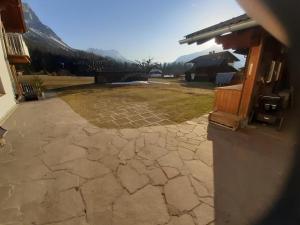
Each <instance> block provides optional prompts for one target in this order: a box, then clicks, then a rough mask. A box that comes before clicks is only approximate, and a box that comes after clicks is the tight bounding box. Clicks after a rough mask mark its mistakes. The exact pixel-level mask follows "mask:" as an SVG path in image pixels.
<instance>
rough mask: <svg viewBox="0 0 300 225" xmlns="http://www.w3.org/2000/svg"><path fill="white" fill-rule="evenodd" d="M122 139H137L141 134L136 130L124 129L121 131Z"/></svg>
mask: <svg viewBox="0 0 300 225" xmlns="http://www.w3.org/2000/svg"><path fill="white" fill-rule="evenodd" d="M120 133H121V135H122V137H124V138H126V139H129V140H130V139H136V138H138V137H139V136H140V132H139V131H138V130H136V129H123V130H120Z"/></svg>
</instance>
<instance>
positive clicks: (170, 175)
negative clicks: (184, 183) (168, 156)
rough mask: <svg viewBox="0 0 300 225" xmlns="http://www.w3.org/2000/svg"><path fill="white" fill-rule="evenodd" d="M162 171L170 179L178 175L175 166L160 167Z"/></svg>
mask: <svg viewBox="0 0 300 225" xmlns="http://www.w3.org/2000/svg"><path fill="white" fill-rule="evenodd" d="M162 169H163V171H164V172H165V174H166V175H167V177H168V178H169V179H172V178H174V177H176V176H178V175H179V171H178V170H177V169H175V168H171V167H162Z"/></svg>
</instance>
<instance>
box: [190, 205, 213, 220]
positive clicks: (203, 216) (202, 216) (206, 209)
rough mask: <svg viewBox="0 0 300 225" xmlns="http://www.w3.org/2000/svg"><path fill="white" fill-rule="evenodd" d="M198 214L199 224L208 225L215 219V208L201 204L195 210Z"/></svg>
mask: <svg viewBox="0 0 300 225" xmlns="http://www.w3.org/2000/svg"><path fill="white" fill-rule="evenodd" d="M193 212H194V213H195V215H196V218H197V222H198V225H207V224H209V223H211V222H213V221H214V220H215V215H214V208H212V207H210V206H208V205H206V204H201V205H200V206H198V207H197V208H196V209H194V210H193Z"/></svg>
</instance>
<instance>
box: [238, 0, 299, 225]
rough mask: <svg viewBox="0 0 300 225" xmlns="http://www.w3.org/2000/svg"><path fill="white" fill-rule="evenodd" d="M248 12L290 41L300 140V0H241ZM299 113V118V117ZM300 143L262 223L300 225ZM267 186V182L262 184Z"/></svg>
mask: <svg viewBox="0 0 300 225" xmlns="http://www.w3.org/2000/svg"><path fill="white" fill-rule="evenodd" d="M238 1H239V2H240V4H241V5H242V6H243V7H244V9H245V10H246V11H247V13H248V14H249V15H250V16H251V17H253V18H254V19H255V20H256V21H257V22H259V23H260V24H261V25H262V26H263V27H264V28H265V29H266V30H268V31H269V32H270V33H272V34H273V35H274V36H275V37H276V38H277V39H279V40H281V42H283V43H285V44H287V45H288V46H289V47H290V49H289V59H290V62H289V63H290V68H291V74H292V75H293V76H292V77H291V79H292V83H293V86H294V88H295V93H294V99H295V114H294V115H296V116H294V117H293V119H294V120H293V121H294V126H297V127H296V128H297V134H298V135H297V136H296V137H297V141H298V142H299V138H298V137H299V122H300V121H299V100H298V96H299V91H300V85H299V83H300V77H299V75H300V64H299V62H298V61H299V59H298V58H299V57H298V55H299V51H300V47H299V46H300V26H299V20H300V19H299V12H298V11H299V7H300V1H299V0H289V1H283V0H252V1H249V0H238ZM297 115H298V117H297ZM299 148H300V145H299V143H297V146H296V154H295V157H294V165H292V166H291V174H290V176H289V177H288V178H287V182H286V188H285V189H284V191H283V192H282V195H281V196H280V198H279V200H278V201H277V202H276V203H274V205H273V208H272V209H271V210H270V212H269V213H268V214H267V215H266V216H265V218H262V219H261V221H259V222H258V223H257V224H258V225H299V224H300V151H299V150H300V149H299ZM262 185H263V184H262Z"/></svg>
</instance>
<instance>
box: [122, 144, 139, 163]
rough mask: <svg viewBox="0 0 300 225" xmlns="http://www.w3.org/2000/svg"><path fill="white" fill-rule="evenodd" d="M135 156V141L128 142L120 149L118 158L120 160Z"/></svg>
mask: <svg viewBox="0 0 300 225" xmlns="http://www.w3.org/2000/svg"><path fill="white" fill-rule="evenodd" d="M134 156H135V141H130V142H128V143H127V144H126V145H125V147H124V148H123V149H122V150H121V152H120V154H119V158H120V160H121V161H122V162H125V161H126V160H129V159H132V158H133V157H134Z"/></svg>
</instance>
